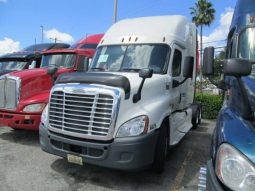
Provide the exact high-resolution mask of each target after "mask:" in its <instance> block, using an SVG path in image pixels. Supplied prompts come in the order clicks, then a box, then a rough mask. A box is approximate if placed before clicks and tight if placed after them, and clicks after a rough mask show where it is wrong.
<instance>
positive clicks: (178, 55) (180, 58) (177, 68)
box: [171, 45, 188, 110]
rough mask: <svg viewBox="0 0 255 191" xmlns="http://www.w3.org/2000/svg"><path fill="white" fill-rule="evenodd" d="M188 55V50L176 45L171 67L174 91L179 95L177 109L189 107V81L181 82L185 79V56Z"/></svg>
mask: <svg viewBox="0 0 255 191" xmlns="http://www.w3.org/2000/svg"><path fill="white" fill-rule="evenodd" d="M185 56H186V51H185V49H183V48H182V47H181V46H178V45H174V47H173V54H172V59H171V63H172V67H171V75H172V91H173V92H176V93H177V95H178V100H177V101H176V103H175V107H174V108H175V109H176V110H182V109H184V108H185V107H187V93H188V92H187V91H188V87H187V83H186V82H184V83H183V84H180V83H181V82H182V81H183V80H184V77H183V72H182V70H183V65H184V58H185Z"/></svg>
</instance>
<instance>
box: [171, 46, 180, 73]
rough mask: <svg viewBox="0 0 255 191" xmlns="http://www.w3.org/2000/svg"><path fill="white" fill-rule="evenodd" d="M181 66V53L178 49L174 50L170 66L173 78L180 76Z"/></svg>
mask: <svg viewBox="0 0 255 191" xmlns="http://www.w3.org/2000/svg"><path fill="white" fill-rule="evenodd" d="M181 66H182V53H181V51H179V50H178V49H175V51H174V57H173V64H172V75H173V77H176V76H179V75H180V74H181Z"/></svg>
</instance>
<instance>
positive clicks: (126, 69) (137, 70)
mask: <svg viewBox="0 0 255 191" xmlns="http://www.w3.org/2000/svg"><path fill="white" fill-rule="evenodd" d="M140 70H141V69H140V68H122V69H121V71H130V72H139V71H140Z"/></svg>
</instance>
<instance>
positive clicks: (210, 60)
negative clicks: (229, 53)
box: [202, 47, 214, 76]
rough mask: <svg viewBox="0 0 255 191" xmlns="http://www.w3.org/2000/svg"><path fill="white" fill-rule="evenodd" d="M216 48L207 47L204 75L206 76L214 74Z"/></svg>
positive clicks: (204, 59) (204, 58)
mask: <svg viewBox="0 0 255 191" xmlns="http://www.w3.org/2000/svg"><path fill="white" fill-rule="evenodd" d="M213 65H214V47H206V48H205V49H204V56H203V68H202V73H203V75H204V76H212V75H213V74H214V70H213Z"/></svg>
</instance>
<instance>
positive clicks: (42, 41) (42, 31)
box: [41, 25, 43, 43]
mask: <svg viewBox="0 0 255 191" xmlns="http://www.w3.org/2000/svg"><path fill="white" fill-rule="evenodd" d="M41 29H42V43H43V25H41Z"/></svg>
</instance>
